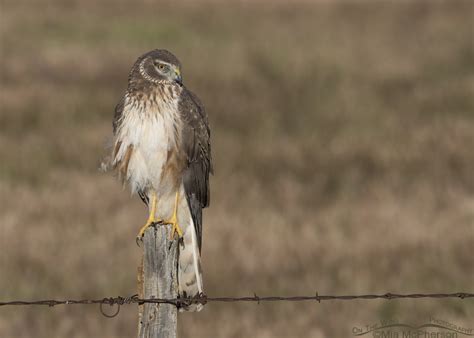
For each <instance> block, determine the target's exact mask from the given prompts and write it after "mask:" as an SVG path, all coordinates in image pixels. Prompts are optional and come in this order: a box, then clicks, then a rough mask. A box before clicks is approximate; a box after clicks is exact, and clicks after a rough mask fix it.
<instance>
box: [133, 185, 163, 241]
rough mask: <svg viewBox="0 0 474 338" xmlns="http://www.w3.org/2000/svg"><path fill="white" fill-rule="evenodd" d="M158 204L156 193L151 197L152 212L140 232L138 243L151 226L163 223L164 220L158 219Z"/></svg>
mask: <svg viewBox="0 0 474 338" xmlns="http://www.w3.org/2000/svg"><path fill="white" fill-rule="evenodd" d="M156 203H157V198H156V193H155V192H153V193H152V197H151V210H150V215H149V216H148V220H147V221H146V223H145V225H144V226H142V227H141V229H140V231H139V232H138V235H137V242H138V241H139V240H141V238H142V237H143V234H144V233H145V230H146V229H147V228H148V227H149V226H150V225H153V224H155V223H161V222H162V221H163V220H161V219H159V218H156V216H155V214H156Z"/></svg>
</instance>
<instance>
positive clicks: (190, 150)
mask: <svg viewBox="0 0 474 338" xmlns="http://www.w3.org/2000/svg"><path fill="white" fill-rule="evenodd" d="M179 111H180V114H181V120H182V121H183V130H182V142H183V143H182V144H183V151H184V153H185V155H186V160H187V163H186V167H185V168H186V169H185V171H184V176H183V184H184V190H185V192H186V198H187V201H188V204H189V207H190V209H191V215H192V217H193V222H194V224H195V227H196V234H197V238H198V245H199V250H201V242H202V241H201V237H202V209H203V208H205V207H207V206H209V197H210V196H209V174H210V173H212V159H211V143H210V136H211V133H210V129H209V123H208V118H207V114H206V111H205V110H204V106H203V105H202V103H201V101H200V100H199V99H198V98H197V96H196V95H194V94H193V93H192V92H190V91H188V90H187V89H183V92H182V93H181V98H180V103H179Z"/></svg>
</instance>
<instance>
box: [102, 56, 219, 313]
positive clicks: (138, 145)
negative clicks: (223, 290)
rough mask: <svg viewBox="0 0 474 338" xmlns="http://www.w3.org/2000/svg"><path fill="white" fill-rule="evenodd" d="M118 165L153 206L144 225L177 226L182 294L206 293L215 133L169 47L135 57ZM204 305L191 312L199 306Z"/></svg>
mask: <svg viewBox="0 0 474 338" xmlns="http://www.w3.org/2000/svg"><path fill="white" fill-rule="evenodd" d="M113 131H114V148H113V153H112V157H111V162H110V164H111V165H112V167H113V168H115V169H116V170H117V171H118V174H119V177H121V178H122V180H123V181H124V182H127V183H128V184H129V185H130V187H131V190H132V193H138V195H139V196H140V198H141V199H142V201H143V202H144V203H145V204H146V205H147V206H148V209H149V217H148V220H147V222H146V223H145V225H144V226H143V227H142V228H141V229H140V231H139V233H138V236H137V240H141V237H142V236H143V233H144V232H145V230H146V229H147V227H148V226H150V225H152V224H154V223H167V224H172V226H173V230H172V234H171V236H173V237H174V236H175V235H178V236H179V237H180V238H182V240H181V241H180V242H181V245H180V246H179V250H180V253H179V263H178V285H179V294H180V296H190V297H193V296H195V295H197V294H199V293H201V292H203V286H202V275H201V264H200V252H201V243H202V209H203V208H205V207H207V206H208V205H209V173H210V172H212V164H211V145H210V130H209V124H208V120H207V114H206V112H205V110H204V107H203V105H202V103H201V101H200V100H199V99H198V98H197V96H196V95H195V94H193V93H192V92H191V91H189V90H188V89H187V88H186V87H185V86H184V85H183V83H182V78H181V64H180V62H179V61H178V59H177V58H176V57H175V56H174V55H173V54H172V53H170V52H168V51H167V50H163V49H158V50H153V51H151V52H148V53H146V54H144V55H142V56H141V57H139V58H138V60H137V61H136V62H135V64H134V65H133V67H132V70H131V71H130V74H129V78H128V89H127V91H126V93H125V95H124V97H123V98H122V99H121V100H120V102H119V103H118V105H117V107H116V108H115V116H114V120H113ZM201 308H202V305H200V304H195V305H191V306H190V307H189V308H187V309H186V310H191V311H199V310H200V309H201Z"/></svg>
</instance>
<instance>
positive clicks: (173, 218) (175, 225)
mask: <svg viewBox="0 0 474 338" xmlns="http://www.w3.org/2000/svg"><path fill="white" fill-rule="evenodd" d="M178 200H179V192H176V197H175V200H174V210H173V215H172V216H171V219H170V220H169V221H164V222H163V223H166V224H171V225H173V228H172V229H171V234H170V239H173V238H174V235H175V233H176V234H178V237H179V238H181V237H183V230H181V228H180V227H179V225H178Z"/></svg>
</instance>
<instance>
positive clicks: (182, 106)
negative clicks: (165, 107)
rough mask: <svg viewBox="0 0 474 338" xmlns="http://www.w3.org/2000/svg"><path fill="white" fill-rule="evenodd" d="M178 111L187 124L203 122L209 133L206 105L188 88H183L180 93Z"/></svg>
mask: <svg viewBox="0 0 474 338" xmlns="http://www.w3.org/2000/svg"><path fill="white" fill-rule="evenodd" d="M178 109H179V111H180V112H181V114H182V115H183V117H184V119H185V120H186V121H187V122H190V123H197V122H201V123H203V124H204V125H205V126H206V129H207V131H208V132H209V122H208V117H207V112H206V109H205V108H204V104H203V103H202V101H201V100H200V99H199V97H198V96H197V95H196V94H195V93H193V92H192V91H191V90H189V89H187V88H186V87H183V90H182V91H181V93H180V97H179V101H178Z"/></svg>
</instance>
